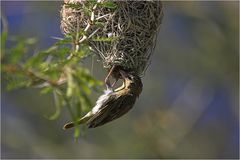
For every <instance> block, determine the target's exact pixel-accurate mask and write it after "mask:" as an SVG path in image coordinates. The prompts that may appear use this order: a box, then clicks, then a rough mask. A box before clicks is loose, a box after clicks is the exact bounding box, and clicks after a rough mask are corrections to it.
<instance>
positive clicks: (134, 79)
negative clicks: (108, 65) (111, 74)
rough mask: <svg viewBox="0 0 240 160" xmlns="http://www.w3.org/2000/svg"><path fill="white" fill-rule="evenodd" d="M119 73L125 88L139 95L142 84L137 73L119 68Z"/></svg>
mask: <svg viewBox="0 0 240 160" xmlns="http://www.w3.org/2000/svg"><path fill="white" fill-rule="evenodd" d="M120 74H121V76H122V78H123V80H124V83H125V88H126V89H129V90H130V91H131V92H133V93H135V94H136V95H139V94H140V93H141V92H142V87H143V84H142V81H141V78H140V77H139V76H138V75H136V74H134V72H127V71H124V70H120Z"/></svg>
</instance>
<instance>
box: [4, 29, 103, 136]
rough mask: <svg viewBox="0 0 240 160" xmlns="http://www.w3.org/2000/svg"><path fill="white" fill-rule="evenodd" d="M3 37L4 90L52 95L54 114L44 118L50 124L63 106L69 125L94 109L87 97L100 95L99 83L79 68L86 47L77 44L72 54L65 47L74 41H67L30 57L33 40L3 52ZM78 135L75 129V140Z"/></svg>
mask: <svg viewBox="0 0 240 160" xmlns="http://www.w3.org/2000/svg"><path fill="white" fill-rule="evenodd" d="M6 35H7V34H5V33H3V34H2V37H1V39H2V41H1V42H2V43H1V45H2V57H1V61H2V64H1V68H2V70H1V72H2V75H3V78H4V79H5V80H6V81H7V87H6V89H7V90H13V89H20V88H30V87H37V88H40V94H53V97H54V103H55V112H54V113H53V114H52V115H50V116H47V118H48V119H50V120H55V119H56V118H58V117H59V115H60V113H61V109H62V107H64V106H65V107H67V108H68V110H69V113H70V115H71V117H72V121H76V120H77V119H79V118H80V117H82V116H83V115H84V113H86V112H88V111H89V110H90V109H91V108H92V107H93V104H92V102H91V100H90V98H89V97H90V95H91V93H92V91H93V90H94V91H99V87H100V86H101V85H102V82H100V81H98V80H96V79H95V78H94V77H93V76H92V75H91V74H90V72H89V70H88V69H87V68H85V67H84V66H83V64H82V61H83V60H84V59H85V58H87V57H90V56H92V54H91V52H90V50H89V47H88V45H87V44H84V43H83V44H80V47H79V48H80V49H79V50H78V51H75V50H74V49H70V48H69V47H68V46H69V44H71V42H72V41H73V40H72V39H70V38H69V37H67V38H65V39H63V40H59V41H58V42H56V43H55V44H54V45H53V46H51V47H50V48H48V49H46V50H43V51H39V52H37V53H34V55H33V56H29V53H31V48H32V47H34V46H35V44H36V40H35V39H33V38H30V39H24V38H17V39H14V41H13V43H14V45H13V47H11V48H9V49H5V45H6V43H7V36H6ZM3 49H4V50H3ZM79 135H80V129H79V128H78V127H75V133H74V136H75V137H78V136H79Z"/></svg>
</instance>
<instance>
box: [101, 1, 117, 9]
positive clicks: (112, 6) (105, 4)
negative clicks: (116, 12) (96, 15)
mask: <svg viewBox="0 0 240 160" xmlns="http://www.w3.org/2000/svg"><path fill="white" fill-rule="evenodd" d="M101 6H103V7H106V8H109V9H116V8H117V4H116V3H114V2H111V1H105V2H103V3H102V4H101Z"/></svg>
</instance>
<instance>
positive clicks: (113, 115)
mask: <svg viewBox="0 0 240 160" xmlns="http://www.w3.org/2000/svg"><path fill="white" fill-rule="evenodd" d="M110 72H111V73H110V74H108V76H107V78H106V80H105V82H106V85H107V90H105V93H104V94H103V95H101V96H100V97H99V98H98V100H97V102H96V105H95V106H94V107H93V109H92V110H91V111H90V112H88V113H87V114H86V115H85V116H84V117H83V118H81V119H80V120H79V121H77V122H76V124H85V123H86V124H87V126H88V128H95V127H98V126H102V125H104V124H106V123H108V122H111V121H113V120H115V119H117V118H119V117H121V116H122V115H124V114H125V113H127V112H128V111H129V110H130V109H131V108H132V107H133V105H134V103H135V101H136V99H137V97H138V96H139V95H140V93H141V92H142V87H143V85H142V81H141V78H140V77H139V76H137V75H136V74H134V73H131V72H128V71H124V70H122V69H119V68H118V69H117V70H115V72H117V73H119V74H115V75H113V77H114V78H117V79H118V78H120V79H123V85H122V86H121V87H119V88H117V89H115V90H113V89H112V86H113V85H111V84H110V83H109V80H108V78H109V76H110V75H112V73H114V71H113V69H112V70H110ZM116 75H117V76H118V77H116ZM116 81H117V80H116ZM74 125H75V123H74V122H70V123H67V124H65V125H64V127H63V129H68V128H72V127H74Z"/></svg>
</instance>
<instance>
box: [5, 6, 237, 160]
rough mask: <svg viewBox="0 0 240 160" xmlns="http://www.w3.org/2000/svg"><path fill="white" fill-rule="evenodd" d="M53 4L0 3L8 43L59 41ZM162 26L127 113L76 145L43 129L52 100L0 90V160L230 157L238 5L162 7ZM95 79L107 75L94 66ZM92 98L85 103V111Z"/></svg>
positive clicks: (58, 130) (68, 134)
mask: <svg viewBox="0 0 240 160" xmlns="http://www.w3.org/2000/svg"><path fill="white" fill-rule="evenodd" d="M61 4H62V2H60V1H58V2H57V1H55V2H50V1H49V2H47V1H42V2H30V1H29V2H24V1H21V2H14V1H1V10H2V14H3V15H5V16H6V17H7V20H8V23H9V34H10V36H24V37H37V38H38V48H37V50H41V49H46V48H47V47H49V46H51V45H52V44H53V43H54V42H56V40H55V39H53V38H51V36H55V37H63V35H62V34H61V31H60V28H59V25H60V7H61ZM163 4H164V14H165V15H164V19H163V22H162V26H161V30H160V33H159V37H158V40H157V45H156V48H155V51H154V54H153V57H152V61H151V64H150V66H149V68H148V70H147V72H146V74H145V76H144V77H143V84H144V89H143V92H142V94H141V95H140V97H139V99H138V101H137V102H136V104H135V107H134V108H133V109H132V110H131V111H130V112H129V113H128V114H126V115H125V116H123V117H122V118H120V119H118V120H115V121H113V122H111V123H109V124H107V125H105V126H102V127H99V128H96V129H90V130H86V131H85V132H84V135H83V136H82V137H80V138H79V139H78V141H75V140H74V138H73V130H69V131H63V130H62V125H63V124H64V123H65V122H66V121H68V120H69V119H70V116H69V113H68V112H67V110H66V109H64V108H63V110H62V113H61V116H60V117H59V118H58V119H57V120H54V121H50V120H48V119H47V118H46V116H48V115H51V114H52V113H53V112H54V106H53V102H52V95H41V94H39V92H38V90H36V89H28V90H15V91H12V92H6V91H5V83H6V82H4V81H2V82H1V86H2V87H1V93H2V94H1V154H2V155H1V158H24V159H25V158H218V159H219V158H235V159H237V158H239V153H238V150H239V107H238V105H239V103H238V98H239V90H238V89H239V85H238V83H239V79H238V78H239V67H238V65H239V30H238V28H239V2H237V1H236V2H234V1H232V2H223V1H221V2H217V1H215V2H207V1H206V2H200V1H199V2H163ZM93 74H94V76H96V77H98V78H99V79H100V80H103V79H104V76H105V74H106V71H105V70H104V69H103V68H102V66H101V64H100V63H99V62H95V63H94V72H93ZM97 96H99V94H96V96H93V98H92V100H93V102H94V101H95V100H96V99H97Z"/></svg>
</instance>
